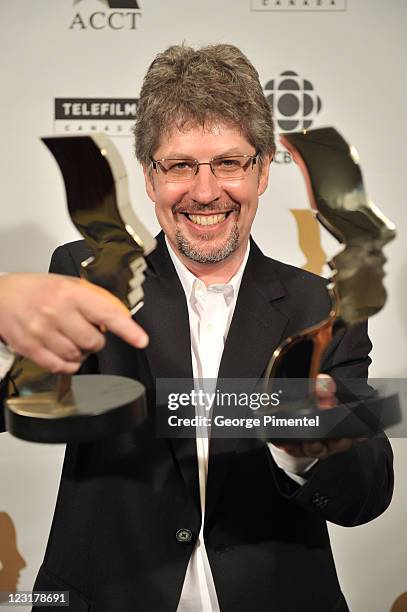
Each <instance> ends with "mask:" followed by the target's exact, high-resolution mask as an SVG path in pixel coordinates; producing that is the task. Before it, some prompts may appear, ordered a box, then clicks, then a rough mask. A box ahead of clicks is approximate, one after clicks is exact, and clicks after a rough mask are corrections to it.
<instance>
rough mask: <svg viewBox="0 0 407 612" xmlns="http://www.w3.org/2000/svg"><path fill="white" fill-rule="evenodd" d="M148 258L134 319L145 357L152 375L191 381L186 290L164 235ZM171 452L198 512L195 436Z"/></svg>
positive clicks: (178, 441)
mask: <svg viewBox="0 0 407 612" xmlns="http://www.w3.org/2000/svg"><path fill="white" fill-rule="evenodd" d="M157 239H158V246H157V248H156V250H155V251H153V253H152V254H151V255H150V256H149V258H148V264H149V267H148V270H147V271H146V280H145V281H144V284H143V287H144V293H145V300H144V307H143V308H142V309H141V310H140V311H139V313H138V314H137V317H136V319H137V321H138V322H139V323H140V325H142V326H143V327H144V328H145V329H146V331H147V332H148V333H149V335H150V344H149V346H148V347H147V349H146V356H147V360H148V362H149V366H150V369H151V372H152V375H153V378H154V381H153V382H154V384H155V381H156V379H157V378H187V379H190V380H191V384H192V378H193V376H192V363H191V339H190V331H189V316H188V307H187V304H186V300H185V293H184V290H183V288H182V285H181V282H180V280H179V278H178V275H177V273H176V271H175V268H174V265H173V263H172V261H171V258H170V256H169V254H168V250H167V246H166V244H165V239H164V234H163V233H162V232H161V233H160V234H159V235H158V237H157ZM169 444H170V447H171V452H172V453H173V456H174V459H175V461H176V462H177V463H178V465H179V468H180V471H181V473H182V476H183V479H184V481H185V484H186V486H187V489H188V490H189V492H190V494H191V495H192V497H193V499H194V501H195V503H196V505H197V507H198V509H199V511H200V499H199V480H198V464H197V455H196V442H195V439H179V438H175V439H171V440H169Z"/></svg>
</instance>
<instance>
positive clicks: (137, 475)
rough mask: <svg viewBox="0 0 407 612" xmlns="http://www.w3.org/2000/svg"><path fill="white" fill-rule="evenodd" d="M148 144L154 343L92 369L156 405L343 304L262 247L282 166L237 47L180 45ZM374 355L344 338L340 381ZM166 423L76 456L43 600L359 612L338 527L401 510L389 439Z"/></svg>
mask: <svg viewBox="0 0 407 612" xmlns="http://www.w3.org/2000/svg"><path fill="white" fill-rule="evenodd" d="M135 136H136V154H137V158H138V159H139V161H140V162H141V163H142V165H143V169H144V176H145V182H146V190H147V193H148V195H149V197H150V198H151V200H152V201H153V203H154V205H155V209H156V214H157V218H158V220H159V222H160V225H161V227H162V229H163V232H162V233H161V234H160V235H159V236H158V247H157V249H156V250H155V251H154V252H153V253H152V254H151V256H150V257H149V258H148V270H147V274H146V281H145V283H144V286H143V289H144V293H145V304H144V307H143V309H142V310H141V311H140V312H139V313H138V315H137V321H138V323H139V324H140V325H141V326H142V328H143V329H144V330H145V331H146V332H147V333H148V335H149V338H150V343H149V346H148V347H147V348H146V349H145V350H134V349H132V348H131V347H129V346H127V345H125V344H124V343H123V342H122V341H120V340H119V339H117V338H115V337H111V336H109V337H108V339H107V344H106V347H105V348H104V349H103V350H102V351H101V352H100V353H99V354H98V355H96V356H92V357H91V358H90V359H89V360H88V361H87V362H86V363H85V365H84V371H88V372H89V371H101V372H104V373H111V374H121V375H125V376H133V377H137V378H138V379H139V380H141V381H142V382H143V383H144V384H145V386H146V387H147V390H148V393H149V396H150V398H153V396H154V389H155V381H156V379H157V378H187V379H188V378H189V379H192V378H195V379H198V378H203V379H214V378H217V377H218V376H219V378H260V377H261V376H262V374H264V372H265V369H266V367H267V364H268V361H269V358H270V356H271V354H272V353H273V351H274V349H275V348H276V347H277V346H278V344H279V343H280V342H281V341H282V340H283V339H284V338H285V337H287V336H289V335H292V334H293V333H295V332H297V331H299V330H302V329H305V328H307V327H309V326H311V325H312V324H315V323H317V322H319V321H321V320H322V319H323V318H324V317H325V316H326V315H327V313H328V311H329V308H330V303H329V299H328V295H327V292H326V289H325V281H324V280H323V279H321V278H319V277H316V276H314V275H311V274H309V273H306V272H304V271H302V270H298V269H296V268H293V267H292V266H287V265H285V264H282V263H279V262H277V261H274V260H271V259H269V258H267V257H265V256H264V255H263V254H262V253H261V252H260V250H259V249H258V247H257V246H256V244H255V243H254V242H253V241H250V230H251V225H252V222H253V219H254V216H255V213H256V209H257V204H258V198H259V196H260V195H261V194H262V193H263V192H264V191H265V189H266V187H267V181H268V171H269V165H270V162H271V159H272V155H273V152H274V140H273V131H272V118H271V111H270V108H269V106H268V104H267V101H266V100H265V98H264V95H263V93H262V89H261V85H260V83H259V79H258V75H257V72H256V71H255V69H254V68H253V66H252V65H251V64H250V62H249V61H248V60H247V58H246V57H245V56H244V55H243V54H242V53H241V52H240V51H239V50H238V49H237V48H235V47H233V46H231V45H215V46H211V47H206V48H203V49H199V50H197V51H195V50H193V49H191V48H189V47H185V46H179V47H178V46H177V47H170V48H169V49H167V50H166V51H165V52H164V53H162V54H160V55H158V56H157V57H156V59H155V60H154V62H153V63H152V65H151V66H150V68H149V70H148V72H147V75H146V77H145V80H144V84H143V87H142V90H141V93H140V98H139V106H138V115H137V123H136V128H135ZM88 254H89V252H88V250H87V247H86V245H85V244H84V243H83V242H81V241H80V242H76V243H71V244H69V245H66V246H64V247H61V248H59V249H57V251H56V252H55V254H54V256H53V260H52V263H51V270H52V271H54V272H59V273H62V274H68V275H75V274H77V273H78V269H79V262H80V261H81V260H83V259H85V258H86V257H87V256H88ZM370 346H371V345H370V342H369V340H368V337H367V335H366V327H365V326H364V325H363V326H358V327H355V328H354V329H352V330H351V331H348V332H346V333H345V332H342V333H341V334H340V335H339V336H337V337H336V339H335V342H334V345H333V346H332V347H331V349H330V350H329V353H328V354H327V355H326V357H325V360H324V364H323V371H324V372H325V373H326V374H327V375H329V376H330V377H332V378H335V377H336V378H341V377H358V376H361V377H364V376H366V375H367V367H368V365H369V361H370V360H369V358H368V352H369V350H370ZM328 380H329V381H330V380H331V378H329V379H328ZM328 399H329V398H328ZM214 410H215V411H216V406H215V408H214ZM154 412H155V409H154V405H153V402H151V403H150V419H149V420H148V422H147V423H146V424H144V425H143V427H142V428H140V429H138V430H135V431H133V432H130V433H128V434H124V435H120V436H117V437H115V438H111V439H108V440H102V441H99V442H96V443H91V444H73V445H68V447H67V452H66V458H65V463H64V468H63V474H62V480H61V487H60V491H59V496H58V502H57V507H56V511H55V517H54V521H53V526H52V530H51V535H50V539H49V543H48V547H47V551H46V555H45V559H44V564H43V566H42V567H41V569H40V572H39V575H38V578H37V582H36V588H37V589H43V590H46V589H50V590H57V589H62V590H69V591H70V601H71V604H70V605H71V610H74V611H82V610H83V611H85V610H92V611H95V612H111V611H116V610H117V611H120V612H130V611H131V612H133V611H135V610H137V611H138V612H139V611H154V612H168V611H173V612H175V611H178V612H186V611H190V612H191V611H194V612H198V611H200V610H201V611H203V612H207V611H209V610H211V611H216V610H222V612H229V611H230V612H232V611H233V612H236V611H237V612H246V611H247V612H249V611H250V612H252V611H259V612H260V611H261V612H263V611H264V610H273V611H275V612H282V611H285V612H301V611H303V612H305V611H307V612H310V611H312V612H327V611H332V612H333V611H336V612H343V611H345V610H347V609H348V608H347V605H346V602H345V600H344V598H343V595H342V593H341V590H340V587H339V584H338V580H337V576H336V572H335V567H334V563H333V559H332V553H331V550H330V545H329V537H328V532H327V528H326V522H325V521H326V520H330V521H333V522H336V523H338V524H342V525H356V524H360V523H363V522H366V521H368V520H371V519H372V518H374V517H376V516H378V515H379V514H380V513H381V512H383V510H384V509H385V508H386V507H387V505H388V504H389V502H390V498H391V493H392V456H391V450H390V446H389V444H388V442H387V440H386V439H385V438H377V439H372V440H368V441H364V442H360V441H359V442H355V443H353V444H351V443H350V441H346V440H345V441H338V442H337V443H334V442H326V443H323V444H322V443H319V442H318V443H315V444H307V445H305V444H304V445H299V444H297V445H295V444H293V445H290V446H289V447H286V448H285V449H284V448H279V447H276V446H274V445H272V444H267V443H266V442H264V441H261V440H258V439H232V440H231V439H227V440H225V439H218V438H214V439H212V440H211V441H210V444H209V441H208V438H197V439H196V440H187V439H171V440H167V439H163V438H159V437H158V436H157V434H156V430H155V414H154ZM287 451H289V452H287Z"/></svg>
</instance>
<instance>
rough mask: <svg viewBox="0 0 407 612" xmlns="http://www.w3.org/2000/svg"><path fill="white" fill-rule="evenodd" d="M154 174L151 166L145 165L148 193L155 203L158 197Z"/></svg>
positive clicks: (145, 181)
mask: <svg viewBox="0 0 407 612" xmlns="http://www.w3.org/2000/svg"><path fill="white" fill-rule="evenodd" d="M153 172H154V170H153V169H152V168H151V166H150V165H149V166H147V165H146V164H143V174H144V184H145V187H146V192H147V195H148V197H149V198H150V200H151V201H152V202H154V203H155V200H156V196H155V187H154V177H153Z"/></svg>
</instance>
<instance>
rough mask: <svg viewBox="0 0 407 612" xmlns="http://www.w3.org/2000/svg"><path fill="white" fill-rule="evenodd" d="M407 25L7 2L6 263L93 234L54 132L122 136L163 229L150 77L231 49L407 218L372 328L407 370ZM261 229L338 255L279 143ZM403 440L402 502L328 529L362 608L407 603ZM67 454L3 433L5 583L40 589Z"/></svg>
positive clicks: (375, 370) (340, 9)
mask: <svg viewBox="0 0 407 612" xmlns="http://www.w3.org/2000/svg"><path fill="white" fill-rule="evenodd" d="M406 23H407V4H406V3H405V2H404V0H390V1H389V0H195V1H193V2H191V0H57V1H56V0H36V2H33V1H32V0H19V1H18V2H15V1H14V0H1V2H0V29H1V36H0V51H1V52H0V63H1V68H2V70H1V75H2V77H1V96H0V101H1V119H0V121H1V139H0V154H1V183H0V184H1V199H0V202H1V204H0V206H1V226H0V262H1V263H0V269H1V270H2V271H21V270H27V271H45V270H46V269H47V267H48V262H49V259H50V256H51V253H52V251H53V250H54V248H55V247H56V246H58V245H59V244H61V243H64V242H68V241H70V240H75V239H77V238H78V237H79V236H78V234H77V232H76V230H75V229H74V228H73V226H72V223H71V221H70V219H69V217H68V214H67V210H66V204H65V192H64V187H63V184H62V179H61V176H60V173H59V170H58V168H57V165H56V163H55V161H54V159H53V158H52V156H51V155H50V153H49V152H48V150H47V149H46V148H45V146H44V145H43V144H42V143H41V141H40V137H41V136H46V135H50V134H80V133H87V132H91V131H102V132H105V133H106V134H108V135H110V136H111V137H112V139H113V140H114V143H115V144H116V146H117V147H118V149H119V151H120V153H121V155H122V156H123V159H124V161H125V164H126V167H127V172H128V176H129V185H130V194H131V201H132V204H133V206H134V208H135V210H136V211H137V213H138V215H139V216H140V217H141V218H142V219H143V220H144V222H145V224H146V225H147V226H148V227H149V229H150V230H151V231H152V232H156V231H157V230H158V224H157V221H156V219H155V216H154V209H153V206H152V204H151V202H150V201H149V200H148V198H147V197H146V194H145V192H144V186H143V180H142V172H141V169H140V167H139V166H138V164H137V162H136V161H135V158H134V155H133V141H132V126H133V122H134V118H135V116H136V113H137V99H138V94H139V91H140V87H141V83H142V79H143V76H144V74H145V71H146V69H147V67H148V66H149V64H150V62H151V61H152V59H153V58H154V56H155V55H156V54H157V53H158V52H159V51H161V50H163V49H165V48H166V47H167V46H169V45H171V44H179V43H181V42H183V41H185V42H186V43H188V44H191V45H203V44H209V43H218V42H228V43H233V44H235V45H237V46H238V47H240V48H241V49H242V50H243V52H244V53H246V55H247V56H248V57H249V58H250V59H251V61H252V62H253V63H254V65H255V66H256V68H257V69H258V72H259V75H260V79H261V82H262V84H263V86H264V91H265V93H266V95H267V96H268V99H269V101H270V104H272V106H273V108H274V112H275V127H276V131H277V134H281V133H283V132H287V131H295V130H300V129H304V128H311V127H322V126H327V125H332V126H335V127H336V128H337V129H338V130H339V131H340V132H341V133H342V134H343V136H344V137H345V139H346V140H348V141H350V142H352V143H353V145H354V146H355V147H356V148H357V150H358V152H359V155H360V159H361V165H362V170H363V174H364V179H365V185H366V188H367V191H368V194H369V196H370V198H371V199H372V200H373V201H374V202H375V203H376V204H377V205H378V206H379V207H380V208H381V209H382V210H383V211H384V213H385V214H386V215H387V216H388V217H389V218H390V219H391V220H392V221H393V222H394V223H395V224H396V226H397V228H398V238H397V239H396V240H395V241H393V242H392V243H391V244H390V245H388V247H386V256H387V258H388V263H387V265H386V271H387V277H386V279H385V283H386V287H387V289H388V292H389V297H388V302H387V304H386V307H385V309H384V310H383V311H382V312H380V313H379V314H378V315H376V316H375V317H374V318H372V320H371V323H370V333H371V337H372V340H373V343H374V350H373V355H372V356H373V365H372V369H371V375H372V376H375V377H387V378H403V377H406V376H407V360H406V356H407V351H406V346H407V341H406V336H407V314H406V311H407V285H406V283H405V274H406V273H405V270H406V266H407V249H406V238H405V237H406V235H407V215H406V196H405V180H404V177H405V164H406V161H407V160H406V154H405V142H406V137H407V129H406V121H405V99H406V96H407V81H406V79H405V58H406V56H407V43H406V36H405V24H406ZM253 235H254V237H255V239H256V241H257V242H258V243H259V245H260V247H261V248H262V249H263V251H264V252H265V253H266V254H268V255H270V256H272V257H275V258H277V259H280V260H283V261H286V262H289V263H292V264H294V265H297V266H300V267H306V268H308V269H311V270H314V271H316V272H317V273H321V274H327V269H326V266H325V265H324V262H325V261H326V258H327V257H330V256H332V255H333V254H334V253H335V252H336V251H337V250H338V245H337V243H335V242H334V241H333V239H332V238H330V237H329V236H328V235H327V233H326V232H325V231H324V230H322V229H321V230H320V229H319V227H318V226H316V225H313V224H312V223H311V219H310V213H309V202H308V199H307V195H306V191H305V185H304V182H303V179H302V176H301V174H300V172H299V170H298V168H297V167H296V165H295V164H294V163H293V162H292V160H291V158H290V156H289V154H288V152H287V151H285V150H284V148H283V147H282V146H281V145H280V144H279V145H278V149H277V153H276V156H275V160H274V163H273V164H272V169H271V176H270V185H269V188H268V190H267V191H266V193H265V194H264V195H263V196H262V198H261V202H260V207H259V212H258V215H257V219H256V221H255V224H254V229H253ZM392 445H393V448H394V453H395V463H396V491H395V495H394V499H393V502H392V504H391V506H390V508H389V510H388V511H387V512H386V513H385V514H384V515H383V516H382V517H380V518H378V519H377V520H375V521H373V522H372V523H369V524H368V525H365V526H362V527H357V528H353V529H344V528H340V527H336V526H330V533H331V537H332V540H333V549H334V555H335V558H336V563H337V567H338V573H339V577H340V580H341V584H342V587H343V590H344V592H345V595H346V597H347V599H348V602H349V604H350V608H351V610H352V612H390V611H391V610H393V612H396V611H398V612H401V611H402V610H404V611H406V610H407V602H406V599H407V536H406V528H407V467H406V466H407V441H406V440H405V439H401V438H394V439H392ZM63 454H64V447H63V446H61V445H55V446H51V445H50V446H46V445H35V444H30V443H25V442H21V441H18V440H15V439H13V438H11V436H9V435H8V434H3V435H1V436H0V591H2V590H13V589H31V588H32V584H33V580H34V578H35V575H36V572H37V570H38V567H39V565H40V563H41V561H42V557H43V554H44V551H45V546H46V541H47V537H48V532H49V528H50V525H51V520H52V515H53V510H54V505H55V500H56V495H57V489H58V482H59V476H60V472H61V465H62V460H63ZM315 580H316V581H317V580H318V576H316V577H315Z"/></svg>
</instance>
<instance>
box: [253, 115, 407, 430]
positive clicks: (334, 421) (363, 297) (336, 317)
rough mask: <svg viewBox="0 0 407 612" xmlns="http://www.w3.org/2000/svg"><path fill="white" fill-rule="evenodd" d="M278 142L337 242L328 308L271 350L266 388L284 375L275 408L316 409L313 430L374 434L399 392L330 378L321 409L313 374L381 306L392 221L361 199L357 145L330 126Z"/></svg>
mask: <svg viewBox="0 0 407 612" xmlns="http://www.w3.org/2000/svg"><path fill="white" fill-rule="evenodd" d="M281 142H282V144H283V145H284V146H285V147H286V148H287V149H288V151H289V152H290V153H291V155H292V157H293V159H294V161H295V162H296V163H297V164H298V166H299V167H300V170H301V172H302V174H303V176H304V179H305V182H306V186H307V192H308V196H309V200H310V204H311V208H312V210H313V212H314V214H315V216H316V218H317V220H318V221H319V222H320V223H321V224H322V225H323V226H324V227H325V229H327V230H328V231H329V232H330V234H331V235H332V236H333V237H334V238H336V239H337V240H338V241H339V242H340V243H341V245H343V249H342V250H341V251H340V252H339V253H338V254H337V255H335V256H334V257H333V259H332V260H331V261H329V262H327V263H328V265H329V267H330V268H331V270H332V271H333V273H332V276H331V278H330V282H329V284H328V285H327V291H328V293H329V297H330V301H331V309H330V312H329V313H328V315H327V317H326V318H325V319H324V320H323V321H320V322H319V323H317V324H316V325H315V326H313V327H311V328H308V329H304V330H302V331H300V332H298V333H297V334H296V335H294V336H292V337H289V338H286V339H285V340H284V342H283V343H282V344H281V345H280V346H279V347H278V348H277V349H276V350H275V351H274V353H273V355H272V357H271V359H270V362H269V366H268V369H267V372H266V379H265V387H266V388H267V389H268V390H270V389H271V388H272V387H273V384H274V381H277V380H278V384H279V385H280V386H281V384H282V381H283V380H285V379H287V381H286V384H284V383H283V386H284V390H285V391H286V393H285V395H286V399H285V401H283V402H282V404H281V405H280V408H282V409H281V410H279V414H280V413H284V415H285V416H287V415H288V414H289V413H290V416H294V417H295V416H299V415H300V414H302V415H308V416H310V417H315V416H317V415H318V416H319V417H320V419H319V420H320V427H319V429H318V436H317V437H331V438H336V437H360V436H366V435H372V434H374V433H376V432H377V431H379V430H380V429H382V428H385V427H389V426H391V425H394V424H395V423H397V422H399V420H400V418H401V413H400V405H399V400H398V396H397V394H390V395H387V396H386V397H384V396H382V395H380V393H378V392H377V390H374V389H372V388H371V386H369V385H367V384H366V383H365V382H364V381H363V380H362V379H359V380H356V379H352V380H345V381H336V384H337V397H338V402H337V406H335V407H333V408H331V409H330V410H319V409H318V400H317V397H316V389H315V385H316V382H315V381H316V377H317V375H318V374H319V373H320V371H321V363H322V360H323V358H324V356H325V355H326V354H327V353H328V352H329V349H330V346H332V343H335V340H336V336H337V334H343V332H344V331H345V330H344V328H345V329H346V328H348V327H349V326H352V325H355V324H358V323H361V322H363V321H366V319H367V318H368V317H370V316H372V315H374V314H376V313H377V312H379V311H380V310H381V309H382V308H383V306H384V304H385V301H386V290H385V288H384V286H383V277H384V269H383V266H384V264H385V262H386V259H385V257H384V255H383V247H384V246H385V245H386V244H387V243H388V242H389V241H390V240H392V239H393V238H394V237H395V235H396V232H395V227H394V225H393V224H392V223H391V222H390V221H389V220H388V219H387V218H386V217H385V216H384V214H383V213H382V212H381V210H380V209H379V208H378V207H377V206H376V205H375V204H373V202H371V201H370V200H369V199H368V198H367V195H366V192H365V189H364V185H363V180H362V173H361V169H360V161H359V156H358V154H357V151H356V149H355V147H354V146H352V145H349V144H348V143H347V142H346V141H345V140H344V139H343V137H342V136H341V135H340V134H339V133H338V132H337V131H336V130H335V129H334V128H332V127H327V128H321V129H316V130H309V131H306V130H305V131H303V132H297V133H286V134H283V135H282V136H281ZM293 379H296V380H295V382H294V380H293ZM274 386H275V385H274ZM284 406H285V409H284ZM299 436H300V437H310V438H311V437H315V430H314V431H312V429H310V430H308V431H306V430H305V429H303V430H302V431H301V433H300V434H299Z"/></svg>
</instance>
